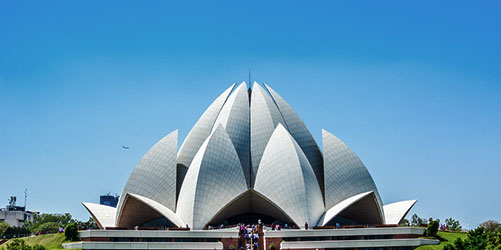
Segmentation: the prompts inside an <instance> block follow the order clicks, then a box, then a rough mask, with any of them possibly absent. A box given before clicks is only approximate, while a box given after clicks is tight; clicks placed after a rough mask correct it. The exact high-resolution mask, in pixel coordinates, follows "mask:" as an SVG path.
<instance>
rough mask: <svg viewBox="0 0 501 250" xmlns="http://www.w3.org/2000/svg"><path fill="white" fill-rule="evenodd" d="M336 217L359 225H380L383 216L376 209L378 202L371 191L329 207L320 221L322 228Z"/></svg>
mask: <svg viewBox="0 0 501 250" xmlns="http://www.w3.org/2000/svg"><path fill="white" fill-rule="evenodd" d="M336 216H341V217H343V218H345V219H349V220H352V221H355V222H357V223H359V224H382V223H383V215H382V214H381V213H380V211H379V208H378V202H377V200H376V197H375V195H374V192H373V191H369V192H365V193H361V194H357V195H354V196H352V197H350V198H348V199H346V200H343V201H341V202H339V203H338V204H336V205H335V206H333V207H331V208H330V209H329V210H327V212H325V216H324V218H323V220H322V226H325V225H327V224H328V223H329V222H331V221H332V220H333V219H334V218H336Z"/></svg>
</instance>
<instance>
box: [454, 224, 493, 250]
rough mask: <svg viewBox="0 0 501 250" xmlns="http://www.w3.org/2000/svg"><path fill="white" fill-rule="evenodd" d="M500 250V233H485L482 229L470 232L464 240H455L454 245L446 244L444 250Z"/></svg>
mask: <svg viewBox="0 0 501 250" xmlns="http://www.w3.org/2000/svg"><path fill="white" fill-rule="evenodd" d="M483 249H487V250H501V233H493V232H489V231H486V230H485V229H484V228H483V227H478V228H477V229H474V230H470V231H469V232H468V237H467V238H466V239H465V240H462V239H461V238H457V239H456V240H455V241H454V244H453V245H452V244H447V245H446V246H445V247H444V250H483Z"/></svg>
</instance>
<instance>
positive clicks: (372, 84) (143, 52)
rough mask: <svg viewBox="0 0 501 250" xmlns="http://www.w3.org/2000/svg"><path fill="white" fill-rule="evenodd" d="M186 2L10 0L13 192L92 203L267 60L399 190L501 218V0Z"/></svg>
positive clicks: (6, 155)
mask: <svg viewBox="0 0 501 250" xmlns="http://www.w3.org/2000/svg"><path fill="white" fill-rule="evenodd" d="M181 2H184V1H135V2H130V1H33V2H32V1H1V2H0V171H1V177H0V178H1V181H0V205H1V206H4V205H6V204H7V200H8V198H9V196H11V195H17V196H18V200H19V201H20V202H19V204H21V205H22V204H23V196H24V194H23V191H24V189H25V188H28V192H29V195H28V208H29V209H31V210H38V211H41V212H54V213H55V212H70V213H71V214H73V215H74V217H76V218H78V219H81V220H86V219H87V218H88V217H89V215H88V214H87V212H86V211H85V209H84V208H83V207H82V205H81V204H80V202H82V201H88V202H99V195H101V194H105V193H108V192H110V193H112V194H115V193H120V192H121V190H122V188H123V186H124V185H125V182H126V181H127V178H128V176H129V174H130V173H131V171H132V169H133V168H134V166H135V165H136V164H137V162H138V161H139V160H140V159H141V157H142V156H143V154H144V153H145V152H146V151H147V150H148V149H149V148H150V147H151V146H152V145H153V144H155V143H156V142H157V141H158V140H159V139H161V138H162V137H163V136H165V135H166V134H168V133H170V132H171V131H173V130H175V129H179V139H180V142H179V145H180V144H181V142H182V140H183V139H184V138H185V137H186V134H187V133H188V132H189V130H190V129H191V127H192V126H193V125H194V124H195V122H196V121H197V119H198V118H199V116H200V115H201V114H202V112H203V111H204V110H205V108H207V106H208V105H209V104H210V103H211V102H212V100H213V99H214V98H216V97H217V96H218V95H219V94H220V93H221V92H222V91H223V90H225V89H226V88H227V87H228V86H229V85H230V84H232V83H233V82H241V81H244V80H247V78H248V69H249V68H252V79H253V80H256V81H258V82H260V83H268V84H269V85H270V86H271V87H272V88H274V89H275V90H276V91H278V92H279V93H280V94H281V95H282V96H283V97H284V98H285V99H286V100H287V101H288V102H289V104H291V105H292V107H293V108H294V109H295V110H296V112H297V113H298V114H299V116H300V117H301V118H302V119H303V121H304V122H305V123H306V125H307V126H308V127H309V129H310V130H311V132H312V133H313V135H314V136H315V138H316V139H317V142H318V143H319V145H321V129H322V128H324V129H326V130H328V131H330V132H332V133H334V134H335V135H336V136H338V137H339V138H340V139H342V140H343V141H344V142H346V143H347V144H348V145H349V146H350V147H351V148H352V149H353V150H354V151H355V152H356V153H357V154H358V155H359V156H360V158H361V159H362V161H363V162H364V163H365V164H366V165H367V167H368V169H369V171H370V172H371V174H372V176H373V178H374V180H375V182H376V185H377V186H378V188H379V191H380V193H381V195H382V198H383V201H384V202H385V203H389V202H395V201H400V200H405V199H418V200H419V202H418V203H417V204H416V206H415V207H414V209H413V210H412V211H411V214H413V213H418V214H419V215H420V216H422V217H427V218H428V217H438V218H440V219H442V221H443V220H444V219H445V218H446V217H454V218H456V219H458V220H459V221H460V222H461V223H462V224H463V225H465V226H466V227H468V228H471V227H475V226H477V225H478V223H480V222H483V221H485V220H487V219H496V220H501V213H500V210H499V208H500V207H501V195H500V190H501V111H500V110H501V63H500V58H501V15H500V14H499V13H500V12H501V4H500V3H499V1H464V2H462V1H343V2H341V1H325V2H322V1H305V2H292V1H273V3H270V1H262V2H261V1H217V2H214V1H199V2H196V1H189V2H190V3H181ZM186 2H187V1H186ZM122 145H127V146H129V147H130V149H129V150H124V149H122Z"/></svg>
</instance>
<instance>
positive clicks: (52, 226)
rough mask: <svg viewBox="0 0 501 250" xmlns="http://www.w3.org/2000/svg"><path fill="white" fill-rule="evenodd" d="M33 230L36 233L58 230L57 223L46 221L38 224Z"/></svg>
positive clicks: (48, 232) (55, 231)
mask: <svg viewBox="0 0 501 250" xmlns="http://www.w3.org/2000/svg"><path fill="white" fill-rule="evenodd" d="M34 232H37V233H43V234H50V233H57V232H59V224H57V223H56V222H46V223H44V224H42V225H40V226H38V227H37V228H36V229H35V230H34Z"/></svg>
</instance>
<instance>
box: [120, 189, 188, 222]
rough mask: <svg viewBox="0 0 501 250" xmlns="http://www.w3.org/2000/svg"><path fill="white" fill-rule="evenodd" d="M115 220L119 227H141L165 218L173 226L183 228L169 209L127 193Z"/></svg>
mask: <svg viewBox="0 0 501 250" xmlns="http://www.w3.org/2000/svg"><path fill="white" fill-rule="evenodd" d="M123 204H124V205H123V206H122V210H121V211H120V216H119V217H118V220H117V225H118V226H119V227H126V228H132V227H135V226H141V225H143V224H145V223H148V222H151V221H153V220H155V219H159V218H166V219H167V220H169V222H171V223H172V224H173V225H175V226H178V227H183V226H184V223H183V221H182V220H181V219H180V218H179V217H178V216H177V215H176V214H175V213H174V212H172V211H171V210H170V209H169V208H167V207H165V206H164V205H162V204H160V203H159V202H156V201H154V200H152V199H149V198H147V197H144V196H141V195H137V194H131V193H127V194H126V195H125V198H124V203H123Z"/></svg>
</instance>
